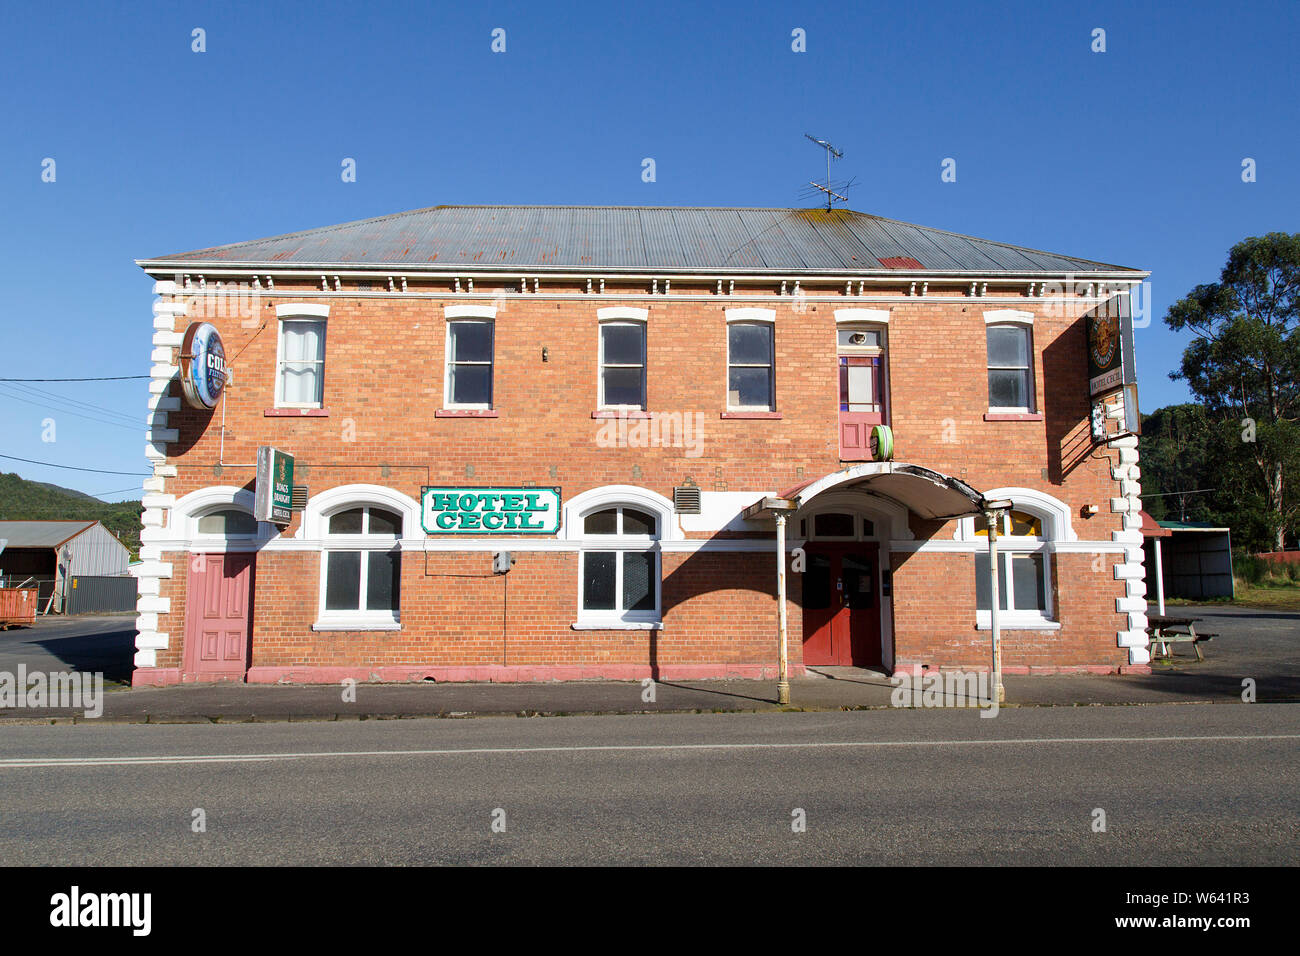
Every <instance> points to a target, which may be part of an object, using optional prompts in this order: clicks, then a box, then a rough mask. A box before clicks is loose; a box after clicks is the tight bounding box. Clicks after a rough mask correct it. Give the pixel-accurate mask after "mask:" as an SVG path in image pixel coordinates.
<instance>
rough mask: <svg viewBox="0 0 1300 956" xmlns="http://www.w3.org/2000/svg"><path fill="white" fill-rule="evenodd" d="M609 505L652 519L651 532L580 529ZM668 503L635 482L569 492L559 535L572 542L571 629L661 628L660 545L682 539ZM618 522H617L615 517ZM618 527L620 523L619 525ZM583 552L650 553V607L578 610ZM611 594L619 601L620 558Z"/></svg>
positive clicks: (661, 585)
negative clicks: (575, 579) (652, 600)
mask: <svg viewBox="0 0 1300 956" xmlns="http://www.w3.org/2000/svg"><path fill="white" fill-rule="evenodd" d="M609 508H633V509H635V510H637V511H644V512H645V513H646V514H649V515H652V516H653V517H654V519H655V532H656V533H655V535H653V536H651V535H613V534H593V535H588V534H587V533H586V530H585V527H586V519H587V515H589V514H592V513H593V512H596V511H605V510H607V509H609ZM674 517H675V516H674V514H673V503H672V501H670V500H669V499H667V498H665V497H664V496H663V495H660V494H657V493H656V492H653V491H650V490H648V489H645V488H638V487H637V486H635V485H606V486H604V487H600V488H592V489H591V490H589V491H584V492H583V493H582V494H580V495H575V496H574V497H573V498H571V499H570V500H569V501H567V502H565V505H564V524H563V526H562V527H561V528H560V538H561V539H562V540H564V541H574V542H577V544H578V552H577V553H578V586H577V589H576V590H577V597H578V600H577V617H576V619H575V621H574V623H573V625H572V627H573V629H574V630H659V629H660V628H662V627H663V568H664V565H663V553H664V549H663V543H664V542H665V541H676V540H680V539H681V538H682V534H681V530H680V529H679V528H678V527H677V522H676V521H675V520H674ZM619 520H620V522H621V520H622V518H621V516H620V519H619ZM619 527H620V528H621V527H622V525H621V524H620V525H619ZM586 551H654V552H655V567H654V576H655V607H654V611H653V612H651V611H631V612H623V611H584V610H583V608H582V605H583V598H584V590H585V584H586V581H585V579H584V576H583V566H582V555H583V553H584V552H586ZM615 569H616V570H615V581H614V586H615V588H616V589H617V590H616V591H615V594H616V595H618V597H619V599H620V600H621V599H622V593H623V579H622V562H621V561H619V562H618V563H617V564H616V565H615Z"/></svg>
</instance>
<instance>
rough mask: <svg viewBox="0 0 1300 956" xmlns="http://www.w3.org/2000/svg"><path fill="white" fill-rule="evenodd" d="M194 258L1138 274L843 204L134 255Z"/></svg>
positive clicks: (406, 219)
mask: <svg viewBox="0 0 1300 956" xmlns="http://www.w3.org/2000/svg"><path fill="white" fill-rule="evenodd" d="M886 262H888V263H889V266H892V267H893V268H890V267H888V266H886V265H885V263H886ZM912 262H916V263H919V264H920V266H919V270H918V268H917V267H916V266H914V265H912ZM200 263H203V264H212V265H214V266H217V265H221V264H225V265H240V266H260V267H275V266H281V267H285V266H288V267H294V266H299V267H304V268H313V269H314V268H318V267H319V268H330V267H335V268H358V267H360V268H366V267H375V268H379V269H384V268H392V269H398V268H400V269H402V270H404V271H407V272H416V271H419V270H421V269H436V270H447V269H459V268H464V269H473V270H480V269H481V270H501V271H505V272H511V273H516V272H521V271H527V272H535V271H546V270H554V271H575V272H584V271H587V272H594V271H624V272H697V271H698V272H718V273H732V272H736V273H744V272H760V273H790V274H798V273H836V274H841V275H843V274H846V273H848V274H855V275H856V274H865V273H876V274H888V273H891V272H900V271H903V272H916V271H922V272H930V273H949V274H951V273H964V274H972V275H980V276H987V275H999V274H1013V275H1034V274H1061V273H1065V272H1073V273H1089V272H1137V271H1138V270H1134V269H1129V268H1127V267H1125V266H1116V265H1109V264H1107V263H1103V262H1095V261H1093V260H1091V259H1080V258H1077V257H1074V256H1064V255H1057V254H1055V253H1051V252H1042V251H1039V250H1037V249H1026V248H1022V247H1020V246H1012V245H1007V244H1006V243H1001V242H994V241H992V240H989V239H976V238H974V237H971V236H963V235H959V234H957V233H953V232H946V231H944V230H942V229H932V228H929V227H927V226H916V225H912V224H911V223H906V222H899V221H897V220H894V219H883V218H881V217H879V216H870V215H866V214H865V213H859V212H854V211H852V210H849V209H835V210H826V209H736V208H729V207H700V208H679V207H662V206H646V207H640V206H431V207H429V208H427V209H415V210H412V211H410V212H401V213H395V214H394V215H391V216H381V217H379V218H377V219H363V220H360V221H357V222H346V223H342V224H340V225H336V226H325V227H323V228H320V229H308V230H306V231H305V232H295V233H289V234H288V235H283V236H272V237H270V238H267V239H254V240H252V241H249V242H237V243H232V244H230V245H224V246H214V247H212V248H210V249H196V250H194V251H192V252H181V253H176V254H174V255H170V256H159V257H158V258H156V259H144V260H140V265H141V266H143V267H144V268H145V269H146V270H150V271H155V270H158V269H160V268H169V267H171V266H173V265H175V266H179V267H185V266H191V267H193V266H195V265H197V264H200Z"/></svg>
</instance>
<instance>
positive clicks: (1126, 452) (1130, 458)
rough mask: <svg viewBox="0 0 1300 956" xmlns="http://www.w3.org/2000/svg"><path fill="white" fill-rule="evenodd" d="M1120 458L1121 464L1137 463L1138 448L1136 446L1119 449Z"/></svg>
mask: <svg viewBox="0 0 1300 956" xmlns="http://www.w3.org/2000/svg"><path fill="white" fill-rule="evenodd" d="M1119 460H1120V463H1121V464H1125V465H1136V464H1137V461H1138V450H1137V449H1136V448H1121V449H1120V450H1119Z"/></svg>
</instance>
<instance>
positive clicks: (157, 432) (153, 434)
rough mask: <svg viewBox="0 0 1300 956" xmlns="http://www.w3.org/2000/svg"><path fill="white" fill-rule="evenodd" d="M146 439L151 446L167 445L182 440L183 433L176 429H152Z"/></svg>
mask: <svg viewBox="0 0 1300 956" xmlns="http://www.w3.org/2000/svg"><path fill="white" fill-rule="evenodd" d="M146 437H147V438H148V439H149V442H150V443H151V444H154V445H165V444H167V443H168V442H173V441H175V440H176V439H178V438H180V437H181V433H180V432H179V431H178V430H177V429H175V428H151V429H149V434H148V435H147V436H146Z"/></svg>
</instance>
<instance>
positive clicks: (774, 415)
mask: <svg viewBox="0 0 1300 956" xmlns="http://www.w3.org/2000/svg"><path fill="white" fill-rule="evenodd" d="M718 417H719V418H740V419H745V418H755V419H760V418H762V419H773V420H775V419H779V418H784V417H785V416H783V415H782V414H781V413H780V412H761V411H753V412H747V411H734V412H722V413H720V414H719V415H718Z"/></svg>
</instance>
